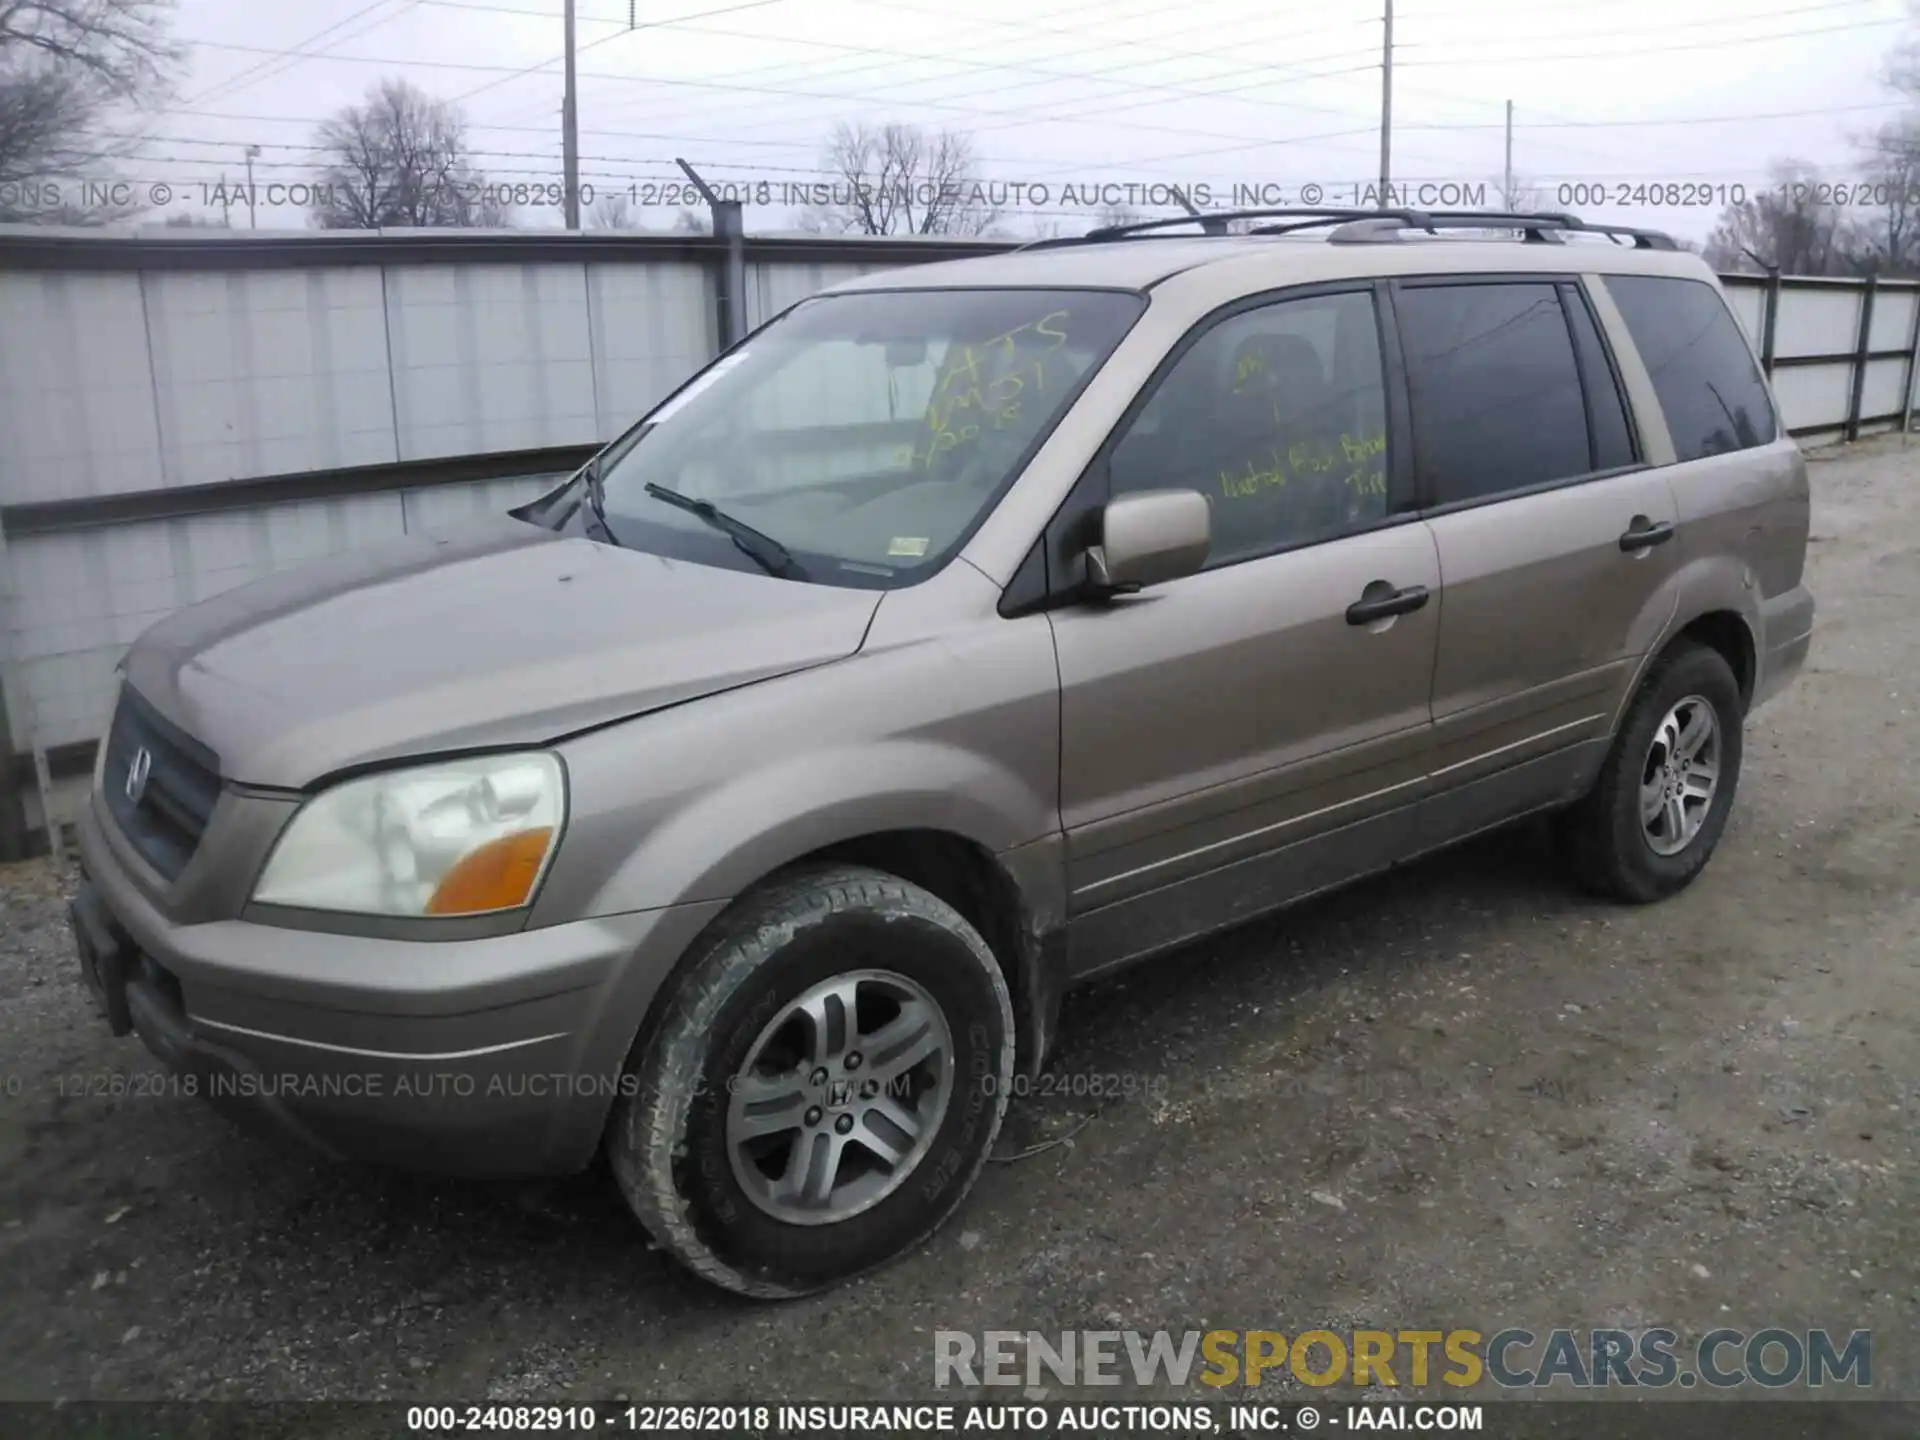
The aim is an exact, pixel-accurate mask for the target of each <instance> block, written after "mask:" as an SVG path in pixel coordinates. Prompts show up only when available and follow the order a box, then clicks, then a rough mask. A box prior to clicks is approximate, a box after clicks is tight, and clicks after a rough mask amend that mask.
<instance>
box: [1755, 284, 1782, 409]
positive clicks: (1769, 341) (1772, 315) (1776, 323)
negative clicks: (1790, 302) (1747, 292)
mask: <svg viewBox="0 0 1920 1440" xmlns="http://www.w3.org/2000/svg"><path fill="white" fill-rule="evenodd" d="M1762 295H1763V297H1764V298H1763V299H1762V301H1761V312H1760V368H1761V369H1762V370H1764V371H1766V372H1767V378H1768V379H1769V380H1771V379H1772V378H1773V337H1774V335H1775V334H1776V333H1777V331H1778V330H1779V327H1780V267H1779V266H1778V265H1769V266H1768V267H1767V288H1766V289H1765V290H1764V291H1763V292H1762Z"/></svg>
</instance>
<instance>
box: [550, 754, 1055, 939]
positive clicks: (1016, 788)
mask: <svg viewBox="0 0 1920 1440" xmlns="http://www.w3.org/2000/svg"><path fill="white" fill-rule="evenodd" d="M1048 801H1049V797H1048V796H1046V795H1045V794H1042V793H1038V792H1036V791H1035V789H1034V788H1033V786H1032V785H1031V784H1030V783H1029V781H1028V780H1027V779H1026V778H1025V777H1023V776H1021V775H1019V774H1018V773H1016V772H1015V771H1014V770H1013V769H1011V768H1010V767H1008V766H1006V765H1004V764H999V763H996V762H994V761H993V760H991V759H989V758H988V757H986V756H984V755H980V754H977V753H970V752H968V751H965V750H962V749H959V748H957V747H955V746H952V745H947V744H942V743H939V742H937V741H932V740H925V739H920V740H894V741H889V742H884V743H881V744H879V745H873V744H864V745H839V746H835V747H832V748H828V749H820V750H812V751H809V752H807V753H806V754H804V755H800V756H795V757H792V758H788V759H785V760H781V761H778V762H776V763H773V764H768V765H763V766H760V767H758V768H755V769H752V770H749V771H746V772H744V773H742V774H740V775H738V776H735V777H733V778H732V779H730V780H728V781H727V782H726V783H724V784H722V785H720V786H719V787H718V788H716V789H713V790H710V791H707V792H705V793H703V794H700V795H698V796H696V797H693V798H692V799H691V800H690V802H689V803H688V804H686V805H684V806H683V807H681V808H680V809H678V810H677V811H675V812H674V813H673V814H671V815H670V816H667V817H665V818H664V819H663V821H662V823H660V824H658V825H656V826H655V827H654V828H653V829H652V831H651V832H650V833H649V834H647V835H646V836H645V837H644V838H643V839H642V840H641V841H640V843H639V844H638V845H637V846H636V847H635V849H634V850H633V851H632V853H631V854H630V855H628V856H627V857H626V858H625V859H624V860H623V861H622V862H621V863H620V864H618V865H617V866H616V867H614V868H613V870H612V871H611V872H610V873H609V874H608V876H607V878H606V881H605V883H604V884H603V885H602V886H601V887H600V888H599V890H598V891H597V893H596V894H595V895H594V896H593V898H592V899H591V900H590V901H589V902H588V911H587V913H589V914H616V913H619V912H621V911H626V910H644V909H652V908H654V907H656V906H662V905H674V904H687V903H695V902H699V901H705V900H730V899H732V898H733V897H734V896H736V895H738V894H740V893H741V892H742V891H744V890H746V889H748V888H749V887H751V886H752V885H754V884H755V883H756V882H757V881H759V880H760V879H762V878H764V877H765V876H767V875H769V874H771V873H772V872H773V871H775V870H778V869H780V868H781V867H782V866H784V865H788V864H791V863H792V862H793V861H795V860H798V859H800V858H801V857H803V856H805V855H808V854H811V853H813V852H815V851H818V850H821V849H824V848H825V847H827V846H829V845H835V844H839V843H841V842H843V841H847V840H854V839H858V838H860V837H861V836H865V835H873V834H877V833H880V832H883V831H888V830H939V831H944V832H946V833H948V834H951V835H956V836H959V837H960V838H962V839H965V840H970V841H972V842H973V843H974V844H976V845H979V846H980V847H982V848H983V849H985V850H986V851H988V853H990V854H999V853H1001V852H1003V851H1006V850H1011V849H1013V848H1015V847H1016V846H1020V845H1024V844H1026V843H1028V842H1029V841H1032V840H1036V839H1039V838H1040V837H1041V836H1042V835H1044V834H1046V833H1047V832H1048V830H1049V829H1050V828H1052V827H1051V825H1050V810H1051V807H1050V805H1049V803H1048Z"/></svg>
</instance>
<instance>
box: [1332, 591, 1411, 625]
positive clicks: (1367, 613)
mask: <svg viewBox="0 0 1920 1440" xmlns="http://www.w3.org/2000/svg"><path fill="white" fill-rule="evenodd" d="M1378 583H1380V582H1378V581H1376V582H1375V584H1378ZM1373 588H1374V587H1373V586H1372V585H1369V586H1368V587H1367V589H1369V590H1371V589H1373ZM1426 603H1427V587H1426V586H1424V585H1409V586H1407V587H1406V589H1404V590H1391V591H1388V592H1387V593H1386V594H1384V595H1375V596H1373V597H1372V598H1371V599H1366V598H1363V599H1359V600H1356V601H1354V602H1353V604H1351V605H1349V606H1348V607H1347V624H1349V625H1371V624H1372V623H1373V622H1374V621H1376V620H1386V619H1389V618H1390V617H1392V616H1395V615H1405V614H1407V613H1408V612H1409V611H1412V610H1418V609H1419V608H1420V607H1421V606H1422V605H1424V604H1426Z"/></svg>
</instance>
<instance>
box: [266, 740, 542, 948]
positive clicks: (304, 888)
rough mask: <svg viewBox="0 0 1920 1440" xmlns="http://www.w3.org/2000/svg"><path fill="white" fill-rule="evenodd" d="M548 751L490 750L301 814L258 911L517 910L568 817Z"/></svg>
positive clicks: (344, 790) (334, 792)
mask: <svg viewBox="0 0 1920 1440" xmlns="http://www.w3.org/2000/svg"><path fill="white" fill-rule="evenodd" d="M566 808H567V800H566V779H565V776H564V775H563V774H562V773H561V769H560V762H559V761H558V760H557V759H555V758H554V757H553V756H551V755H545V754H519V755H490V756H481V757H477V758H475V759H472V760H455V761H448V762H447V763H445V764H439V765H423V766H420V767H419V768H417V769H412V770H397V771H393V772H391V773H388V774H384V775H369V776H367V777H366V778H364V779H360V780H349V781H347V782H345V783H344V784H341V785H337V786H335V787H334V788H333V789H331V790H328V791H326V792H325V793H323V794H321V795H318V796H316V797H315V798H314V799H312V800H310V801H308V802H307V803H306V804H305V805H304V806H302V807H301V809H300V811H299V813H298V814H296V815H295V816H294V817H293V820H292V822H291V823H290V824H288V826H287V828H286V830H285V831H284V832H283V833H282V834H281V836H280V843H279V844H278V845H276V846H275V847H274V850H273V855H272V857H271V858H270V859H269V860H268V861H267V868H266V870H265V871H264V872H263V873H262V874H261V876H260V882H259V884H258V885H256V886H255V887H254V891H253V898H254V899H255V900H256V901H257V902H259V903H260V904H263V905H298V906H302V907H304V908H307V909H312V910H344V911H348V912H350V913H352V914H356V915H412V916H427V915H484V914H488V913H491V912H494V911H500V910H516V909H519V908H520V907H521V906H523V905H525V904H526V903H527V902H528V901H529V900H531V899H532V898H533V891H534V887H535V886H536V885H537V884H538V883H539V881H540V876H541V875H542V874H543V873H544V872H545V870H546V867H547V861H548V859H549V858H550V857H551V856H552V854H553V848H554V846H555V844H556V843H558V841H559V838H560V830H561V827H562V825H563V824H564V823H565V820H566Z"/></svg>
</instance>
